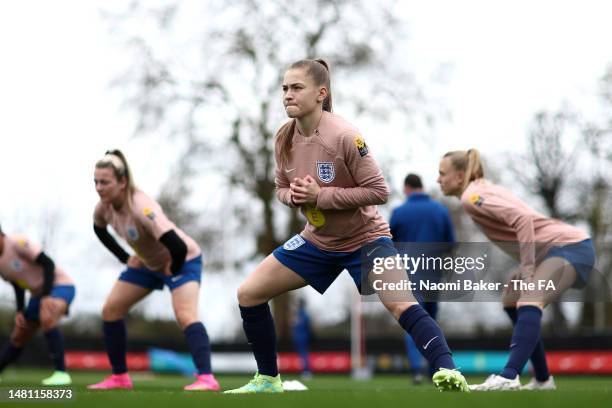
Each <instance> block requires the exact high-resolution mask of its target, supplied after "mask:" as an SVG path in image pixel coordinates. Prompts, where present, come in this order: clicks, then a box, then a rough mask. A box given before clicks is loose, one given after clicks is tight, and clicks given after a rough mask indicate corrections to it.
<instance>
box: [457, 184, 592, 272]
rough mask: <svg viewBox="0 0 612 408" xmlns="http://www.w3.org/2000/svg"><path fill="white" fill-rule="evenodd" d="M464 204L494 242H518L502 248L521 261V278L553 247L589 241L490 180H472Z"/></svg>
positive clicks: (465, 192)
mask: <svg viewBox="0 0 612 408" xmlns="http://www.w3.org/2000/svg"><path fill="white" fill-rule="evenodd" d="M461 205H462V206H463V208H464V209H465V211H466V212H467V213H468V214H469V215H470V216H471V217H472V219H473V220H474V222H475V223H476V224H477V225H478V226H479V227H480V229H481V230H482V232H483V233H484V234H485V235H486V236H487V238H489V239H490V240H491V241H493V242H515V243H517V242H518V243H519V246H518V247H515V246H512V245H508V246H503V245H502V246H501V248H502V249H503V250H504V251H506V252H507V253H508V254H509V255H511V256H513V257H514V258H515V259H520V262H521V276H522V277H523V278H528V277H531V276H533V273H535V266H536V265H537V263H538V262H539V261H540V260H541V258H542V257H543V256H544V255H545V254H546V252H548V249H549V248H550V247H552V246H563V245H567V244H572V243H576V242H580V241H584V240H585V239H588V238H589V236H588V235H587V234H586V233H585V232H583V231H582V230H580V229H578V228H576V227H574V226H571V225H568V224H565V223H563V222H561V221H559V220H555V219H553V218H548V217H545V216H544V215H542V214H540V213H538V212H536V211H534V210H532V209H531V208H529V207H528V206H527V204H525V203H524V202H523V201H521V200H520V199H518V198H517V197H516V196H515V195H514V194H512V193H511V192H510V191H508V190H506V189H505V188H503V187H500V186H498V185H495V184H493V183H491V182H489V181H487V180H484V179H479V180H474V181H472V182H471V183H470V184H469V185H468V187H467V188H466V189H465V191H464V192H463V194H462V195H461Z"/></svg>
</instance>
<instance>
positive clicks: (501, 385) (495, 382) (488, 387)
mask: <svg viewBox="0 0 612 408" xmlns="http://www.w3.org/2000/svg"><path fill="white" fill-rule="evenodd" d="M520 388H521V382H520V381H519V376H518V375H517V376H516V378H515V379H513V380H509V379H507V378H504V377H502V376H501V375H497V374H491V375H490V376H488V377H487V379H486V380H485V382H483V383H482V384H473V385H470V390H471V391H514V390H518V389H520Z"/></svg>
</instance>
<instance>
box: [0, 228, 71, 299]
mask: <svg viewBox="0 0 612 408" xmlns="http://www.w3.org/2000/svg"><path fill="white" fill-rule="evenodd" d="M41 252H42V248H41V247H40V246H38V245H36V244H34V243H33V242H31V241H30V240H28V239H27V238H26V237H25V236H23V235H5V236H4V250H3V251H2V255H0V276H2V279H4V280H6V281H8V282H14V283H16V284H17V285H18V286H19V287H21V288H22V289H25V290H29V291H30V292H31V293H32V295H33V296H40V295H41V294H42V287H43V280H44V279H43V267H42V265H39V264H37V263H36V258H38V255H40V253H41ZM53 285H54V286H57V285H74V281H73V280H72V279H71V278H70V276H68V274H67V273H66V272H64V270H63V269H62V268H60V267H59V266H57V265H55V279H54V281H53Z"/></svg>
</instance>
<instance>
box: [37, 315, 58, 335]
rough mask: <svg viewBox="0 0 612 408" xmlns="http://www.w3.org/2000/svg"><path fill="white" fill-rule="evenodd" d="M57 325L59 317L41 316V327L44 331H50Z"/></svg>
mask: <svg viewBox="0 0 612 408" xmlns="http://www.w3.org/2000/svg"><path fill="white" fill-rule="evenodd" d="M55 326H57V319H55V318H53V317H52V316H51V317H41V318H40V327H41V328H42V330H43V331H44V332H48V331H49V330H51V329H53V328H54V327H55Z"/></svg>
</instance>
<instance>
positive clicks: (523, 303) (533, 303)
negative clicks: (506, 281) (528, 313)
mask: <svg viewBox="0 0 612 408" xmlns="http://www.w3.org/2000/svg"><path fill="white" fill-rule="evenodd" d="M523 306H535V307H539V308H540V309H541V310H544V306H545V303H544V302H538V301H521V300H519V301H518V302H516V308H517V309H518V308H520V307H523Z"/></svg>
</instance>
